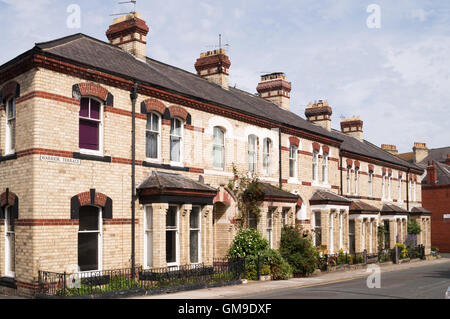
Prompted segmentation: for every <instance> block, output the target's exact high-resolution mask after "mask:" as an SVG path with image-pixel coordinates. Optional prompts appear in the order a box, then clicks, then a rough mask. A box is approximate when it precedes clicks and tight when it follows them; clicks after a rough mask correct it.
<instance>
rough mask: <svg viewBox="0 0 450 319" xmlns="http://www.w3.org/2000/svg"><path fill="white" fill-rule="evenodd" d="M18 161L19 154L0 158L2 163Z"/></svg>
mask: <svg viewBox="0 0 450 319" xmlns="http://www.w3.org/2000/svg"><path fill="white" fill-rule="evenodd" d="M15 159H17V153H14V154H8V155H4V156H0V162H6V161H11V160H15Z"/></svg>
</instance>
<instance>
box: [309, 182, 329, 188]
mask: <svg viewBox="0 0 450 319" xmlns="http://www.w3.org/2000/svg"><path fill="white" fill-rule="evenodd" d="M311 186H314V187H320V188H328V189H331V185H330V184H328V183H323V184H321V183H318V182H312V184H311Z"/></svg>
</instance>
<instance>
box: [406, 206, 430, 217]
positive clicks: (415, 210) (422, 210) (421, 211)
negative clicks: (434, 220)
mask: <svg viewBox="0 0 450 319" xmlns="http://www.w3.org/2000/svg"><path fill="white" fill-rule="evenodd" d="M431 214H432V212H430V211H429V210H427V209H425V208H423V207H413V208H412V209H411V212H410V213H409V215H411V216H420V215H428V216H431Z"/></svg>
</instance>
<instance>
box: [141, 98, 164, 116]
mask: <svg viewBox="0 0 450 319" xmlns="http://www.w3.org/2000/svg"><path fill="white" fill-rule="evenodd" d="M144 104H145V110H146V111H147V113H150V112H158V113H159V114H161V115H164V112H165V111H166V109H167V107H166V106H165V105H164V103H163V102H161V101H159V100H157V99H147V100H145V101H144Z"/></svg>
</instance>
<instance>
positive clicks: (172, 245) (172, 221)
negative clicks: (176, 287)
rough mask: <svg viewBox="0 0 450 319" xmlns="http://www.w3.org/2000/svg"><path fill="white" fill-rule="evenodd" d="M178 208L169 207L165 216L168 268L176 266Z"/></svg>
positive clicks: (177, 254)
mask: <svg viewBox="0 0 450 319" xmlns="http://www.w3.org/2000/svg"><path fill="white" fill-rule="evenodd" d="M178 225H179V222H178V206H176V205H170V206H169V209H168V210H167V214H166V262H167V265H168V266H176V265H178V256H179V252H178V250H179V229H178Z"/></svg>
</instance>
